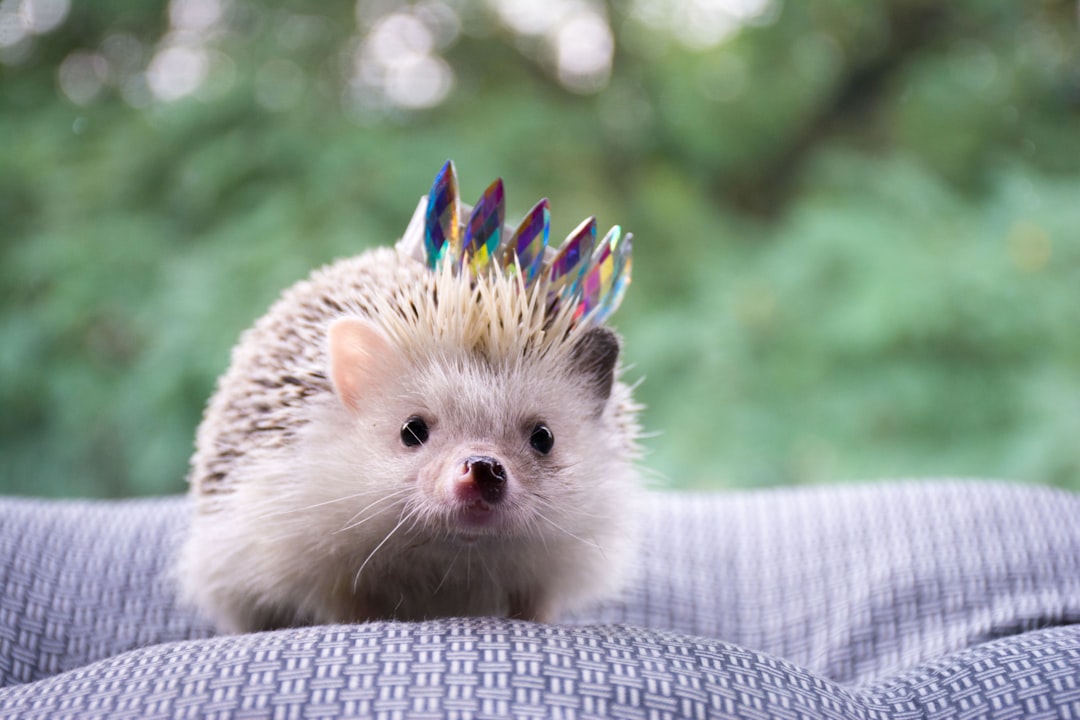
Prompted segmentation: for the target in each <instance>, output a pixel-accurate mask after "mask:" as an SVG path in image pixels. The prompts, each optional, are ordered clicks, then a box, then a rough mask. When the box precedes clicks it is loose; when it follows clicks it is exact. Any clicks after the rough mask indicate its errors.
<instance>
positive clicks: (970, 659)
mask: <svg viewBox="0 0 1080 720" xmlns="http://www.w3.org/2000/svg"><path fill="white" fill-rule="evenodd" d="M649 499H650V502H649V503H647V512H646V518H645V519H646V522H645V530H644V537H643V545H642V550H641V553H640V558H641V563H640V568H639V571H638V573H637V576H636V577H635V579H634V581H633V582H632V583H631V585H630V586H629V587H628V588H627V590H626V592H625V593H624V594H623V595H622V596H621V597H619V598H615V599H613V600H612V601H609V602H607V603H604V604H602V605H599V606H597V607H594V608H591V609H589V610H587V611H585V612H583V613H580V614H579V615H577V616H574V617H568V618H564V619H562V620H561V621H560V623H559V624H556V625H540V624H535V623H527V622H520V621H510V620H497V619H460V618H450V619H445V620H440V621H432V622H425V623H368V624H364V625H355V626H322V627H314V628H301V629H291V630H282V631H277V632H272V633H258V634H251V635H244V636H222V637H214V633H213V630H212V628H211V627H210V626H209V624H208V623H207V622H206V621H205V619H203V618H200V617H199V616H198V614H197V613H196V612H194V611H193V610H192V609H190V608H187V607H183V606H181V605H180V604H178V602H177V599H176V592H175V586H174V583H173V581H172V578H171V576H170V566H171V558H172V556H173V553H174V552H175V550H176V548H177V545H178V542H179V539H180V538H181V536H182V533H183V530H184V527H185V526H186V523H187V515H188V513H189V512H190V507H189V504H188V502H187V501H186V500H185V499H183V498H165V499H154V500H129V501H119V502H115V501H114V502H105V501H46V500H27V499H12V498H8V499H3V500H0V715H4V714H5V713H9V712H12V711H21V712H23V713H25V714H26V715H27V716H29V717H33V716H35V715H40V716H42V717H45V716H48V717H56V716H63V715H68V716H71V717H92V716H109V717H112V716H121V715H130V716H132V717H178V716H206V715H213V714H215V713H218V714H220V715H222V716H233V715H234V714H235V713H237V712H240V711H245V710H246V711H251V712H252V713H254V714H256V715H263V714H266V715H278V714H280V715H281V716H284V717H289V716H294V715H295V716H298V717H300V716H303V717H308V716H323V715H327V716H333V715H346V716H347V715H361V716H370V715H375V716H384V717H444V716H455V715H456V716H462V717H506V716H508V715H512V716H518V717H560V716H566V717H611V716H618V717H657V718H659V717H684V716H685V717H725V716H732V717H755V716H761V717H807V718H829V717H868V718H907V717H912V718H916V717H966V716H972V717H976V716H980V717H981V716H988V715H989V716H993V715H995V714H996V715H999V716H1001V717H1037V716H1040V715H1045V716H1053V717H1057V716H1060V715H1061V714H1067V713H1070V712H1071V713H1072V714H1073V715H1074V716H1076V715H1080V630H1078V629H1077V626H1074V625H1072V623H1075V622H1076V621H1077V620H1078V618H1080V523H1078V522H1077V520H1078V519H1080V498H1078V497H1077V496H1076V495H1074V494H1072V493H1068V492H1065V491H1061V490H1054V489H1050V488H1043V487H1028V486H1019V485H1009V484H1004V483H990V482H973V481H932V482H931V481H924V482H909V483H894V484H876V485H865V486H829V487H817V488H801V489H800V488H797V489H776V490H766V491H748V492H733V493H713V494H691V493H662V492H654V493H652V494H651V496H650V498H649Z"/></svg>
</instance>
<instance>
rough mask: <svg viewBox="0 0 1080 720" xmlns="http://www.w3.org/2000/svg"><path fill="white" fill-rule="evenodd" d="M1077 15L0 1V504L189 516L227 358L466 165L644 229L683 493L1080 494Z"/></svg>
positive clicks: (673, 460)
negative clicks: (809, 485)
mask: <svg viewBox="0 0 1080 720" xmlns="http://www.w3.org/2000/svg"><path fill="white" fill-rule="evenodd" d="M1077 12H1078V7H1077V4H1076V3H1074V2H1071V1H1070V2H1065V1H1063V0H1055V1H1050V0H1032V1H1031V2H1023V3H1017V2H1004V1H1002V0H958V1H957V2H951V3H940V2H929V0H926V1H923V0H860V1H859V2H850V1H846V0H807V1H805V2H790V1H788V2H784V0H685V1H684V2H678V1H676V0H629V1H628V2H624V3H607V4H604V3H600V2H597V1H595V0H555V1H552V2H545V3H537V2H529V1H528V0H488V1H487V2H480V1H479V0H477V1H476V2H466V1H465V0H456V1H455V0H431V1H428V2H417V3H403V2H394V1H392V0H382V1H380V0H360V2H356V3H353V2H337V3H329V2H327V3H319V4H318V5H313V4H311V3H302V2H295V1H293V2H289V1H286V0H274V1H272V2H262V3H255V2H245V1H243V0H172V2H151V1H149V0H144V1H143V2H140V3H129V2H122V1H120V0H108V1H106V0H102V1H98V2H93V3H71V2H70V1H69V0H0V137H3V138H4V141H3V143H0V289H2V291H3V292H2V295H0V403H2V406H3V408H4V412H3V413H2V414H0V489H3V490H4V491H6V492H19V493H30V494H66V495H128V494H145V493H159V492H173V491H178V490H180V489H182V487H183V476H184V473H185V470H186V459H187V456H188V455H189V453H190V449H191V446H192V438H193V435H194V429H195V426H196V424H197V422H198V419H199V416H200V413H201V411H202V407H203V404H204V402H205V400H206V398H207V397H208V395H209V394H210V392H211V390H212V387H213V380H214V378H215V377H216V376H217V374H218V373H220V372H221V371H222V370H224V368H225V366H226V364H227V361H228V349H229V347H231V345H232V344H233V342H234V341H235V339H236V337H237V336H238V334H239V333H240V331H241V330H242V329H243V328H245V327H246V326H248V325H249V324H250V323H251V322H252V320H253V319H254V318H255V317H257V316H258V315H259V314H261V313H262V312H263V310H264V309H265V308H266V307H267V306H268V304H269V303H270V302H271V301H272V300H273V298H274V297H275V296H276V294H277V293H278V292H279V291H280V290H281V289H282V288H284V287H285V286H287V285H288V284H290V283H292V282H293V281H295V280H297V279H299V278H301V277H303V276H304V275H306V274H307V272H308V271H309V270H310V269H311V268H312V267H314V266H316V265H318V264H321V263H325V262H328V261H330V260H332V259H333V258H335V257H339V256H343V255H350V254H355V253H356V252H359V251H361V250H363V249H365V248H367V247H370V246H373V245H381V244H387V243H389V242H392V241H393V240H394V239H395V238H396V237H397V236H398V234H400V232H401V231H402V230H403V229H404V226H405V223H406V222H407V220H408V218H409V216H410V214H411V212H412V209H413V207H414V206H415V203H416V201H417V199H418V197H419V195H420V194H422V193H423V192H424V191H425V190H426V188H427V187H428V185H429V183H430V181H431V178H432V176H433V175H434V172H435V170H436V169H437V168H438V167H439V165H440V164H441V163H442V162H443V161H444V160H445V159H446V158H448V157H450V158H453V159H454V160H455V161H456V162H457V164H458V168H459V173H460V180H461V183H462V190H463V194H464V195H465V196H466V197H470V196H473V197H475V196H478V195H479V193H480V191H481V190H482V189H483V187H484V186H485V185H486V184H487V182H489V181H490V180H491V179H492V178H493V177H495V176H497V175H501V176H502V177H503V178H504V179H505V181H506V186H507V192H508V197H507V201H508V206H507V210H508V214H509V215H510V216H511V217H512V218H513V217H517V216H520V215H522V214H523V213H524V212H525V210H526V209H527V208H528V207H529V206H530V205H531V204H532V203H533V202H534V201H535V200H536V199H537V198H539V197H541V196H545V195H546V196H548V197H549V198H550V199H551V203H552V207H553V222H554V231H555V234H556V235H559V234H560V233H561V234H565V233H566V232H568V231H569V230H570V229H571V228H572V227H573V226H574V225H576V224H577V222H578V221H580V220H581V219H582V218H583V217H585V216H586V215H590V214H595V215H597V216H598V218H599V220H600V223H601V224H602V225H610V224H614V223H618V224H620V225H622V226H623V227H624V228H627V229H630V230H632V231H633V232H634V234H635V236H636V238H637V240H636V242H635V248H634V249H635V254H636V255H637V259H636V261H635V273H636V274H635V278H634V286H633V289H632V290H631V292H630V293H629V294H628V296H627V302H626V303H625V304H624V307H623V308H622V309H621V310H620V312H619V314H618V316H617V317H616V318H615V324H616V325H617V326H618V327H619V328H620V330H621V331H622V332H623V334H624V335H625V336H626V340H627V358H628V359H629V361H630V362H632V364H633V368H632V369H631V371H630V375H631V377H634V376H644V378H645V380H644V383H643V384H642V386H641V388H640V392H639V397H640V399H642V400H643V401H644V402H645V403H646V404H647V405H648V411H647V413H646V415H645V420H646V423H647V426H648V429H650V430H654V431H657V433H658V434H657V435H655V436H654V437H651V438H650V439H648V441H647V443H646V444H647V447H648V450H649V456H648V457H647V458H646V464H647V465H649V466H650V467H651V468H652V469H654V470H655V471H656V474H657V475H658V477H661V478H664V479H663V480H660V481H659V482H667V483H670V484H672V485H675V486H679V487H697V486H732V485H767V484H778V483H798V482H816V481H823V480H843V479H857V478H872V477H882V476H890V475H892V476H895V475H919V474H946V473H955V474H986V475H996V476H1007V477H1012V478H1016V479H1025V480H1031V481H1037V482H1046V483H1054V484H1060V485H1068V486H1072V487H1080V443H1078V442H1077V438H1078V437H1080V331H1078V328H1080V297H1078V293H1080V201H1078V198H1080V173H1078V171H1080V43H1078V37H1077Z"/></svg>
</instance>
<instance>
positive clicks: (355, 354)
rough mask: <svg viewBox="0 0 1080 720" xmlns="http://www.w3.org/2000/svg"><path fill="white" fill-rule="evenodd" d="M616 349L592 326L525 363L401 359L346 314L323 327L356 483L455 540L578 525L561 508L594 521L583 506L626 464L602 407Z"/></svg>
mask: <svg viewBox="0 0 1080 720" xmlns="http://www.w3.org/2000/svg"><path fill="white" fill-rule="evenodd" d="M618 352H619V346H618V341H617V339H616V338H615V336H614V334H613V333H612V332H611V331H610V330H607V329H604V328H593V329H590V330H588V331H587V332H584V333H582V334H581V335H580V336H575V339H574V341H573V342H572V344H571V345H570V347H569V348H568V351H567V352H561V353H546V354H544V355H542V356H540V357H528V358H527V359H526V360H527V361H523V360H522V359H521V355H522V353H521V352H518V353H514V354H507V357H506V358H503V359H492V358H491V357H489V356H488V355H487V354H485V353H483V352H479V351H477V350H476V349H475V348H474V349H471V350H470V349H467V348H463V347H460V346H457V345H446V344H444V345H441V346H440V345H432V346H430V347H428V348H426V349H425V350H424V352H414V353H411V354H408V353H405V352H403V351H402V350H401V349H400V348H398V347H396V346H395V343H394V342H393V341H391V340H390V339H388V338H387V336H386V335H385V334H384V333H383V332H382V331H380V330H379V329H378V328H377V327H376V326H375V325H374V324H372V323H371V322H369V321H365V320H361V319H358V318H345V319H341V320H338V321H337V322H335V323H334V324H333V325H332V326H331V328H330V331H329V355H330V365H331V377H332V380H333V383H334V388H335V391H336V393H337V396H338V398H339V400H340V401H341V403H342V404H343V405H344V406H345V408H346V409H347V410H348V411H349V413H350V414H351V415H352V417H353V418H354V420H355V422H354V428H355V430H354V432H355V433H356V434H357V435H358V436H359V437H357V439H356V441H357V443H358V444H360V445H363V446H364V447H366V448H367V449H368V450H369V451H370V452H369V453H368V455H367V458H366V459H365V460H364V462H365V463H367V465H368V468H367V471H368V473H369V477H370V475H375V476H377V479H378V481H379V482H380V483H384V484H385V486H386V487H385V489H386V491H387V492H394V491H400V496H399V497H400V503H401V505H402V513H403V516H411V517H412V519H413V523H412V527H413V528H415V529H416V530H417V531H418V532H425V531H426V533H427V534H429V535H432V536H438V537H440V538H453V539H456V540H460V541H466V542H473V541H475V540H477V539H479V538H482V537H494V538H501V539H507V538H514V537H529V536H536V535H540V536H543V535H545V534H547V533H573V534H577V533H581V532H587V531H588V527H579V526H583V525H585V526H587V525H588V523H587V522H584V520H575V521H573V522H571V521H569V519H568V516H569V515H573V513H572V512H568V510H574V509H580V510H583V511H584V512H585V513H586V514H593V513H599V512H600V511H601V510H602V508H592V507H588V506H589V505H590V503H589V502H587V501H588V500H589V499H591V498H593V497H602V496H603V495H604V493H596V492H593V490H594V489H595V487H596V486H597V485H601V484H603V483H604V482H606V481H607V478H608V477H610V476H611V475H612V474H613V473H612V471H613V466H615V465H618V464H619V463H620V462H625V461H626V460H627V458H626V457H625V455H626V446H625V443H623V442H620V441H621V440H624V438H621V437H620V433H619V432H618V429H617V428H616V427H615V425H614V417H613V416H614V412H613V409H612V408H610V407H609V405H611V403H610V399H611V393H612V388H613V385H614V382H615V381H614V377H615V365H616V362H617V359H618ZM614 474H615V475H618V473H614ZM583 517H584V516H583Z"/></svg>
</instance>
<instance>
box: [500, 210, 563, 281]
mask: <svg viewBox="0 0 1080 720" xmlns="http://www.w3.org/2000/svg"><path fill="white" fill-rule="evenodd" d="M550 234H551V210H550V209H549V208H548V200H547V198H544V199H543V200H541V201H540V202H538V203H536V205H534V206H533V208H532V210H529V212H528V214H527V215H525V218H524V219H523V220H522V221H521V224H520V225H518V227H517V230H515V231H514V234H513V235H512V236H511V238H510V242H508V243H507V244H506V250H504V251H503V258H502V264H503V267H506V268H511V269H516V270H517V271H518V272H520V273H521V279H522V281H523V282H524V285H525V287H526V288H528V287H532V284H533V282H534V281H535V280H536V278H537V276H538V275H539V274H540V268H541V267H542V266H543V264H544V251H545V250H547V246H548V237H549V236H550Z"/></svg>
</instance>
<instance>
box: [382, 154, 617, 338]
mask: <svg viewBox="0 0 1080 720" xmlns="http://www.w3.org/2000/svg"><path fill="white" fill-rule="evenodd" d="M504 207H505V202H504V195H503V181H502V178H498V179H496V180H495V182H493V183H491V185H489V186H488V188H487V190H485V191H484V193H483V195H481V196H480V199H479V200H478V201H477V203H476V205H475V206H473V207H469V206H468V205H464V204H463V203H461V202H460V200H459V198H458V184H457V173H456V172H455V170H454V163H453V162H452V161H447V163H446V164H445V165H443V167H442V169H441V170H440V171H439V174H438V175H436V176H435V182H434V183H433V184H432V186H431V192H429V193H428V194H427V195H426V196H424V197H422V198H420V203H419V205H417V208H416V212H415V213H413V217H412V220H411V221H410V222H409V227H408V228H407V229H406V230H405V235H404V236H402V238H401V242H400V243H399V247H400V248H402V249H403V250H404V251H405V252H407V253H409V254H410V255H412V256H413V257H415V258H416V259H417V260H420V261H421V262H423V263H425V264H426V265H427V266H428V267H429V268H430V269H432V270H438V269H440V268H442V267H444V265H445V264H447V263H449V264H450V267H451V269H452V270H453V271H454V272H467V273H470V275H471V277H473V278H477V277H479V276H480V275H481V274H482V273H485V272H491V271H492V268H493V267H495V266H497V267H499V268H501V269H502V271H503V272H505V273H507V274H508V275H513V276H520V279H521V280H520V281H521V283H522V285H523V286H524V288H525V289H526V290H527V291H528V290H531V289H532V288H533V287H535V286H537V285H538V284H539V285H540V286H541V287H543V286H544V285H545V284H546V288H547V312H548V313H549V316H550V313H552V312H554V311H555V310H557V309H558V308H561V307H564V306H566V305H567V304H569V305H571V306H572V307H573V308H574V311H573V314H574V320H575V322H581V323H589V324H599V323H602V322H603V321H604V320H605V319H607V317H608V316H609V315H611V314H612V313H613V312H615V310H616V309H617V308H618V307H619V303H621V302H622V299H623V295H624V294H625V293H626V288H627V286H628V285H629V284H630V266H631V257H630V253H631V247H632V243H631V239H632V238H633V235H631V234H630V233H623V231H622V229H621V228H619V226H618V225H616V226H614V227H613V228H611V229H610V230H608V231H607V234H606V235H604V237H603V239H601V240H600V242H599V243H597V239H596V218H594V217H590V218H587V219H586V220H585V221H584V222H582V223H581V224H580V225H578V226H577V228H575V229H574V231H573V232H571V233H570V234H569V235H568V236H567V238H566V240H564V241H563V243H562V245H560V246H559V247H558V249H555V248H553V247H550V246H549V245H548V235H549V234H550V226H551V212H550V210H549V209H548V201H547V198H544V199H543V200H541V201H540V202H538V203H536V205H534V206H533V208H532V209H531V210H530V211H529V212H528V213H527V214H526V215H525V219H524V220H522V221H521V224H520V225H518V226H517V227H516V228H514V227H511V226H510V225H506V224H504V219H503V218H504V215H505V210H504ZM465 213H468V220H467V221H465V222H462V221H461V219H462V218H464V217H465Z"/></svg>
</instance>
